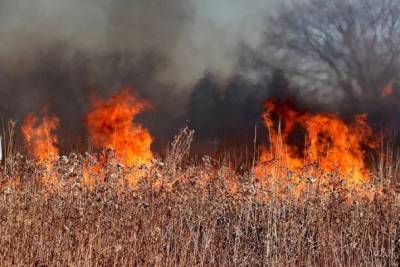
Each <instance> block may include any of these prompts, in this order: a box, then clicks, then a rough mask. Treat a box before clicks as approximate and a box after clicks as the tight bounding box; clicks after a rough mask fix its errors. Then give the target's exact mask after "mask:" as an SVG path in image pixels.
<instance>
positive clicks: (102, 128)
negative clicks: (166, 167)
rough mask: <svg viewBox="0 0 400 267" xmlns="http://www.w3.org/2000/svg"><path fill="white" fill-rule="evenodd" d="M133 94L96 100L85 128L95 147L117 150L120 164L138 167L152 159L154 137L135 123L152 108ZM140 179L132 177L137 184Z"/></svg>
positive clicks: (116, 154) (124, 91) (128, 91)
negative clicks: (135, 120) (136, 119)
mask: <svg viewBox="0 0 400 267" xmlns="http://www.w3.org/2000/svg"><path fill="white" fill-rule="evenodd" d="M130 92H131V90H130V88H124V89H122V90H120V91H119V92H117V93H116V94H114V95H113V96H111V98H109V99H107V100H99V99H93V104H92V109H91V110H90V111H89V113H88V114H87V115H86V126H87V129H88V132H89V137H90V140H91V142H92V143H93V144H94V145H95V146H97V147H106V148H109V149H112V150H114V151H115V156H116V158H117V159H118V160H119V161H120V162H121V163H123V164H125V165H126V166H128V167H135V166H139V165H142V164H147V163H149V162H150V161H151V160H152V158H153V154H152V151H151V144H152V142H153V138H152V136H151V135H150V133H149V132H148V130H147V129H146V128H144V127H143V126H142V125H140V124H138V123H135V122H134V119H135V118H136V117H137V116H138V115H139V114H140V113H142V112H143V111H144V110H146V109H148V108H150V107H151V105H150V104H149V103H148V102H146V101H143V100H140V99H138V98H137V97H136V96H134V95H133V94H131V93H130ZM138 175H139V174H133V175H132V177H131V178H130V179H131V180H137V178H138V177H137V176H138Z"/></svg>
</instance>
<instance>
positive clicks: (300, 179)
mask: <svg viewBox="0 0 400 267" xmlns="http://www.w3.org/2000/svg"><path fill="white" fill-rule="evenodd" d="M366 120H367V118H366V116H365V115H358V116H356V117H355V119H354V122H352V123H350V124H347V123H346V122H345V121H343V120H342V119H340V118H339V117H338V116H337V115H334V114H311V113H309V112H301V111H298V110H296V109H295V108H294V106H293V105H292V103H291V102H290V101H286V102H284V103H281V104H277V103H276V102H274V101H268V102H267V103H266V104H265V112H264V114H263V121H264V124H265V126H266V127H267V128H268V130H269V134H270V143H271V144H270V147H269V148H264V149H263V151H262V154H261V157H260V163H259V164H258V166H257V167H256V169H255V173H256V176H257V177H258V179H259V180H261V181H265V182H267V183H269V184H271V185H273V186H274V187H275V189H277V191H283V190H286V189H287V188H292V189H293V192H294V193H295V194H298V193H301V192H303V191H304V190H305V188H306V184H307V183H316V184H318V187H319V188H320V189H321V190H328V189H329V188H332V187H333V186H336V185H337V183H338V182H339V184H341V185H344V186H345V187H346V188H349V189H350V188H351V189H359V188H360V186H361V185H363V184H366V183H368V182H369V181H370V172H369V170H368V169H367V168H366V166H365V163H364V162H365V156H364V154H365V152H364V149H363V148H364V147H369V148H374V147H376V145H377V144H376V142H375V141H374V138H373V131H372V129H371V127H369V126H368V124H367V122H366ZM298 132H302V133H303V134H300V137H299V134H297V135H296V133H298ZM296 138H297V139H296ZM293 139H296V140H293ZM299 143H303V144H302V145H301V146H299V145H298V144H299Z"/></svg>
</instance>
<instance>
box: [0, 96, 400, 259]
mask: <svg viewBox="0 0 400 267" xmlns="http://www.w3.org/2000/svg"><path fill="white" fill-rule="evenodd" d="M147 107H148V104H147V103H146V102H145V101H143V100H140V99H138V98H136V97H134V96H133V95H131V94H130V93H128V92H127V91H121V92H119V93H117V94H116V95H114V96H112V97H111V98H110V99H108V100H97V101H95V102H94V104H93V108H92V110H91V111H90V112H89V113H88V115H87V117H86V124H87V126H88V132H89V137H90V138H91V141H92V142H93V144H94V145H95V146H96V147H97V149H96V150H95V151H94V152H91V153H84V154H75V153H72V154H70V155H67V156H60V155H59V150H58V148H57V140H58V138H57V136H55V130H56V127H57V126H58V120H57V119H56V118H55V117H52V116H49V115H47V114H45V113H43V116H42V117H43V118H42V119H37V118H36V117H34V116H33V115H29V116H28V117H27V118H26V119H25V121H24V124H23V126H22V134H23V137H24V139H25V143H26V146H25V147H26V148H27V149H28V151H29V152H30V153H29V155H27V156H25V155H22V154H20V153H15V148H14V149H9V148H10V147H9V146H7V149H5V151H7V157H6V158H5V161H4V162H3V163H4V164H2V165H1V169H0V171H1V172H0V173H1V174H0V225H1V226H2V227H1V228H0V264H1V265H68V266H70V265H72V266H76V265H104V266H110V265H163V266H164V265H167V266H193V265H225V266H236V265H243V266H248V265H275V266H315V265H329V266H344V265H345V266H354V265H357V266H359V265H360V266H371V265H373V266H396V265H397V264H398V263H399V258H398V257H399V255H400V254H399V253H400V241H399V240H400V232H399V231H400V206H399V204H400V202H399V200H400V199H399V197H398V193H397V188H396V187H397V184H398V180H397V177H398V174H399V172H398V168H397V167H398V164H397V162H398V160H396V155H395V154H394V153H392V152H391V151H392V150H389V149H388V150H387V151H386V153H381V156H380V157H379V159H380V161H378V162H376V163H375V164H372V165H371V166H367V165H366V164H365V160H366V155H367V153H366V151H365V149H364V148H365V147H369V148H370V149H374V150H376V149H377V147H378V146H381V147H383V145H384V144H383V143H382V142H376V140H375V138H374V133H373V131H372V129H371V128H370V127H369V126H368V125H367V123H366V118H365V117H364V116H357V117H356V118H355V120H354V122H352V123H347V122H345V121H343V120H341V119H340V118H339V117H337V116H336V115H332V114H311V113H308V112H302V111H298V110H296V109H294V108H293V107H291V106H287V105H286V104H285V105H283V106H281V105H278V104H276V103H273V102H268V103H267V104H266V111H265V113H264V122H265V125H266V126H267V127H268V128H269V134H270V141H271V142H270V144H269V146H265V147H264V148H263V149H262V151H261V155H260V156H259V157H258V160H257V161H256V158H255V159H253V160H252V164H250V163H249V164H248V165H243V166H241V167H237V166H234V165H233V164H232V163H231V162H230V161H229V160H227V159H225V158H224V159H221V160H215V159H212V158H210V157H203V158H202V159H201V160H200V161H197V162H194V161H193V160H191V159H190V156H189V154H190V153H189V151H190V147H191V143H192V140H193V136H194V133H193V131H191V130H189V129H187V128H186V129H183V130H182V131H181V132H180V133H179V134H178V135H177V136H176V137H175V140H174V141H173V142H172V143H171V146H170V147H169V149H168V153H167V155H166V157H165V159H164V160H162V159H159V158H158V157H157V156H156V155H154V154H153V153H152V151H151V149H150V145H151V142H152V137H151V136H150V134H149V132H148V131H147V129H145V128H144V127H143V126H142V125H140V124H137V123H136V122H135V121H134V119H135V117H136V115H138V114H139V113H140V112H141V111H143V109H145V108H147ZM276 115H278V117H279V119H278V120H276V118H274V116H276ZM277 121H278V125H277V123H276V122H277ZM282 122H283V123H282ZM281 123H282V124H281ZM12 125H14V124H12ZM296 125H297V126H300V127H301V128H302V129H303V130H305V131H306V134H305V135H304V139H305V142H304V144H303V149H302V150H299V146H295V145H293V144H291V143H290V135H291V132H292V131H293V130H294V129H295V128H296V127H297V126H296ZM9 132H10V133H13V132H14V131H13V130H10V131H9ZM12 136H13V134H12V135H11V134H10V135H9V138H8V139H10V137H12ZM9 141H10V140H8V142H5V143H7V144H12V143H13V142H9ZM13 147H14V146H13ZM382 151H384V150H383V149H382ZM39 152H40V153H39Z"/></svg>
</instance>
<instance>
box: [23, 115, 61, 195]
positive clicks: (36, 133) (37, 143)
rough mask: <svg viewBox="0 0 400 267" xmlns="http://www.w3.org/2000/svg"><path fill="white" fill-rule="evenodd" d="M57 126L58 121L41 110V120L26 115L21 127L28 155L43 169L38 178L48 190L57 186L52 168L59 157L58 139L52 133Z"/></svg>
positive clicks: (55, 173)
mask: <svg viewBox="0 0 400 267" xmlns="http://www.w3.org/2000/svg"><path fill="white" fill-rule="evenodd" d="M58 125H59V119H58V118H57V117H55V116H47V115H46V109H43V110H42V118H41V120H40V119H37V118H36V116H35V115H34V114H32V113H31V114H28V115H27V116H26V117H25V118H24V121H23V124H22V127H21V131H22V135H23V137H24V139H25V142H26V143H27V147H28V149H29V151H30V153H31V154H32V155H33V157H34V158H35V159H36V160H38V162H39V165H40V166H42V167H43V168H44V169H43V170H42V173H41V175H40V178H41V179H42V181H43V183H44V185H45V186H46V187H47V188H48V189H54V187H55V186H56V185H57V184H58V174H57V172H55V171H54V167H53V161H54V160H55V159H56V158H57V156H58V155H59V151H58V148H57V143H58V138H57V135H56V134H55V133H54V132H55V130H56V129H57V127H58ZM37 178H39V177H37Z"/></svg>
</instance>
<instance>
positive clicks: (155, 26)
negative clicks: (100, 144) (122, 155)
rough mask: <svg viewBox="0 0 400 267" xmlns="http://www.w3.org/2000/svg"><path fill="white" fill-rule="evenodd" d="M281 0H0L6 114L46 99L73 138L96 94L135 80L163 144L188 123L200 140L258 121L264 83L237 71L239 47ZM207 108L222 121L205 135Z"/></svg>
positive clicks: (250, 42)
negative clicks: (208, 103) (211, 94)
mask: <svg viewBox="0 0 400 267" xmlns="http://www.w3.org/2000/svg"><path fill="white" fill-rule="evenodd" d="M277 2H279V1H263V0H254V1H252V2H251V4H249V3H248V2H247V1H241V0H218V1H212V0H204V1H195V0H190V1H187V0H170V1H163V0H119V1H112V0H69V1H63V0H37V1H28V0H0V38H1V42H0V58H1V60H0V99H1V100H0V112H1V113H2V115H3V116H4V117H6V118H15V119H21V118H22V116H24V115H25V114H26V113H29V112H32V111H33V112H37V111H39V110H40V109H41V108H42V107H43V106H45V105H48V107H49V109H50V111H51V112H54V113H56V114H57V115H58V116H59V117H60V118H61V124H62V134H64V136H71V135H70V134H68V133H71V132H74V133H84V132H83V130H84V129H83V126H82V121H81V120H82V117H83V115H84V114H85V112H86V111H87V108H88V103H89V101H88V97H89V95H90V94H91V93H92V92H97V93H98V94H100V95H101V96H104V97H105V96H109V95H110V94H111V93H112V92H114V91H115V90H118V89H119V88H120V87H121V86H123V85H126V84H129V85H131V86H133V87H134V88H135V90H136V91H137V93H138V94H139V95H140V96H142V97H144V98H147V99H149V100H150V101H152V102H153V104H154V107H155V108H154V111H152V112H150V113H148V114H145V115H144V116H143V117H142V118H141V120H142V121H143V122H144V123H145V124H146V126H148V127H149V128H150V130H151V131H152V133H153V134H154V135H155V136H156V138H157V140H158V141H159V143H162V142H164V140H168V139H169V138H170V137H171V136H172V135H173V133H174V132H175V131H176V130H177V128H179V127H182V126H184V125H186V124H189V125H191V126H193V127H194V128H196V130H198V131H199V138H209V139H214V138H216V137H217V136H224V135H226V133H227V132H235V133H236V131H235V129H244V128H247V127H248V126H249V127H250V126H251V125H252V124H253V120H254V119H255V118H256V117H257V116H258V113H259V109H260V106H256V105H258V104H259V103H261V98H262V96H263V94H264V93H265V91H264V90H265V89H266V88H267V87H266V86H265V84H264V83H262V85H260V84H257V85H255V84H254V83H253V82H252V81H250V80H248V79H247V78H246V77H241V76H239V75H236V73H238V72H239V69H240V68H239V67H238V66H239V59H240V55H241V53H240V51H241V50H242V47H243V46H245V47H250V48H251V47H255V46H256V45H257V44H258V42H259V41H260V39H261V36H262V32H263V31H264V27H265V24H264V19H265V16H267V15H268V14H270V13H271V12H273V10H274V7H275V6H276V3H277ZM209 73H214V74H213V75H210V74H209ZM211 76H213V77H215V79H217V80H220V83H217V84H216V85H215V88H216V91H218V92H217V95H215V97H216V98H215V99H214V100H212V101H214V102H215V103H214V104H216V106H215V108H216V110H212V109H211V110H200V112H202V113H201V114H200V115H199V114H197V115H199V116H200V117H199V118H197V117H196V116H197V115H194V112H197V111H198V110H197V109H196V108H197V106H196V105H198V104H199V105H200V106H201V105H202V103H198V99H199V98H198V96H199V95H200V96H201V95H203V94H206V93H207V92H208V91H207V89H204V92H203V89H202V88H205V87H208V86H209V85H208V81H209V80H213V79H214V78H211ZM211 83H212V81H211ZM212 90H214V89H212ZM200 99H201V97H200ZM191 105H194V107H191ZM249 106H250V107H251V108H250V110H246V109H247V107H249ZM241 109H244V110H245V112H244V114H242V115H240V110H241ZM210 111H212V112H216V113H218V114H220V115H218V116H221V119H222V121H220V122H218V123H216V124H217V125H216V126H215V127H214V128H213V129H210V133H204V131H205V130H204V129H203V124H204V123H207V118H208V117H209V114H211V113H209V112H210ZM218 116H217V117H218ZM232 117H236V118H237V120H236V121H233V120H230V118H232ZM213 119H215V118H213ZM212 123H214V122H212ZM212 123H211V124H212ZM211 124H209V125H211ZM211 133H212V134H211ZM238 133H239V135H242V134H241V131H238ZM62 140H65V143H67V142H69V141H70V140H69V139H68V138H62Z"/></svg>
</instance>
